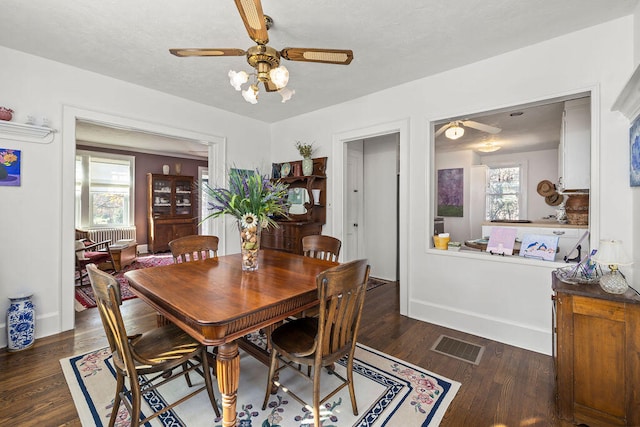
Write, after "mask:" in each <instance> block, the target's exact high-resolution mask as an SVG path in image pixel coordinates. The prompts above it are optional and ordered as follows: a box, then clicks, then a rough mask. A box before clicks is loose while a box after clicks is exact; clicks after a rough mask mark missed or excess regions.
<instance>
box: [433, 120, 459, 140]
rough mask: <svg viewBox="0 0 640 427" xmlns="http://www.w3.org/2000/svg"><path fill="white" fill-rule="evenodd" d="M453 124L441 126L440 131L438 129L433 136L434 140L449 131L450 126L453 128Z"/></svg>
mask: <svg viewBox="0 0 640 427" xmlns="http://www.w3.org/2000/svg"><path fill="white" fill-rule="evenodd" d="M453 124H454V123H453V122H451V123H447V124H446V125H444V126H442V127H441V128H440V129H438V130H437V131H436V133H435V135H434V137H435V138H437V137H439V136H440V135H442V134H443V133H444V131H445V130H447V129H449V128H450V127H451V126H453Z"/></svg>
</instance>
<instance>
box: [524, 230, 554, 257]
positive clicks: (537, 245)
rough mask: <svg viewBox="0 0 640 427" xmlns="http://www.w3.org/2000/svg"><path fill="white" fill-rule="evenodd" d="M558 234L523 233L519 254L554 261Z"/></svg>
mask: <svg viewBox="0 0 640 427" xmlns="http://www.w3.org/2000/svg"><path fill="white" fill-rule="evenodd" d="M559 239H560V237H559V236H555V235H553V236H552V235H544V234H525V235H524V236H522V245H521V246H520V256H522V257H527V258H538V259H543V260H545V261H554V260H555V258H556V252H557V250H558V240H559Z"/></svg>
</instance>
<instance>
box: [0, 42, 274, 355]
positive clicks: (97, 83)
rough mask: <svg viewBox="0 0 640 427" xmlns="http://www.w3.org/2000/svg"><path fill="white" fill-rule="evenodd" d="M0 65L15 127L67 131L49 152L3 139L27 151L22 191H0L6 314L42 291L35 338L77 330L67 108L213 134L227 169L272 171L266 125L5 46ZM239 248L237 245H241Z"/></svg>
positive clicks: (0, 301)
mask: <svg viewBox="0 0 640 427" xmlns="http://www.w3.org/2000/svg"><path fill="white" fill-rule="evenodd" d="M0 63H1V64H2V67H0V93H2V105H4V106H7V107H11V108H13V109H14V110H15V112H16V120H17V121H20V120H22V119H24V118H25V116H26V115H27V114H32V115H34V116H37V117H42V116H46V117H48V118H49V120H50V123H51V127H53V128H55V129H57V130H58V131H59V132H58V133H57V134H56V135H55V138H54V140H53V142H51V143H49V144H34V143H29V142H21V141H16V140H7V139H0V147H2V148H14V149H18V150H22V170H21V172H22V185H21V186H20V187H0V199H1V200H2V202H0V207H1V208H0V223H2V230H3V231H2V237H1V242H2V244H1V245H0V312H2V313H5V312H6V309H7V307H8V299H7V298H8V297H9V296H10V295H14V294H16V293H20V292H23V291H31V292H34V303H35V305H36V317H37V320H36V322H37V323H36V336H37V337H42V336H45V335H50V334H54V333H57V332H60V331H62V330H66V329H70V328H71V327H73V298H74V296H73V282H74V280H73V268H74V267H73V262H74V261H73V225H72V224H73V206H72V205H71V206H68V205H69V204H72V203H73V191H74V184H73V179H74V170H73V167H74V166H73V156H74V149H75V147H73V146H64V142H63V141H68V140H69V138H70V137H71V139H70V140H71V144H68V145H73V140H74V137H73V135H69V132H73V129H72V130H68V127H67V129H65V128H64V125H63V120H64V117H63V108H64V107H65V106H72V107H77V108H79V109H82V110H91V111H95V112H98V113H101V114H102V113H104V114H105V115H107V116H112V117H126V118H129V120H130V121H131V122H135V123H140V124H145V123H148V124H150V125H151V126H155V127H157V128H164V127H171V128H175V129H177V130H176V132H177V133H179V132H180V131H184V130H188V131H189V132H197V133H198V134H202V135H205V136H206V135H210V136H211V137H210V139H211V140H214V139H215V140H218V141H223V142H224V144H223V145H225V146H226V159H227V162H228V164H236V165H238V167H253V166H255V165H260V164H268V158H269V147H268V146H265V144H264V141H265V140H268V139H269V127H268V125H266V124H265V123H262V122H258V121H254V120H250V119H246V118H244V117H241V116H238V115H234V114H230V113H227V112H223V111H222V110H219V109H216V108H211V107H207V106H204V105H201V104H197V103H194V102H190V101H186V100H184V99H180V98H177V97H174V96H170V95H166V94H163V93H160V92H157V91H152V90H148V89H145V88H142V87H139V86H135V85H131V84H128V83H124V82H121V81H118V80H114V79H111V78H108V77H104V76H101V75H98V74H95V73H91V72H87V71H82V70H79V69H77V68H73V67H70V66H66V65H63V64H60V63H56V62H53V61H49V60H46V59H43V58H39V57H35V56H31V55H27V54H24V53H21V52H17V51H13V50H10V49H6V48H2V47H0ZM211 96H215V94H212V95H211ZM71 127H73V126H72V125H71ZM65 132H67V134H65ZM223 148H224V147H223ZM222 154H223V155H224V154H225V153H224V149H223V150H222ZM137 184H138V185H144V183H137ZM65 204H67V205H65ZM231 237H233V235H231ZM236 240H237V239H233V242H231V244H232V245H235V246H238V244H237V242H236ZM223 242H224V243H223V244H226V243H227V242H226V241H223ZM3 319H4V318H3ZM5 326H6V325H5V324H4V320H3V323H1V324H0V329H2V331H0V347H1V346H4V345H6V333H5Z"/></svg>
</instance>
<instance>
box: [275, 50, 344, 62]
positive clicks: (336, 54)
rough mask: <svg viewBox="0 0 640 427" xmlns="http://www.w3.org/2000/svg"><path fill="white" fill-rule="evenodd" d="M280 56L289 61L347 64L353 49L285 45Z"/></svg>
mask: <svg viewBox="0 0 640 427" xmlns="http://www.w3.org/2000/svg"><path fill="white" fill-rule="evenodd" d="M280 56H282V57H283V58H284V59H288V60H289V61H303V62H322V63H324V64H341V65H348V64H350V63H351V61H352V60H353V51H352V50H344V49H306V48H302V47H285V48H284V49H282V50H281V51H280Z"/></svg>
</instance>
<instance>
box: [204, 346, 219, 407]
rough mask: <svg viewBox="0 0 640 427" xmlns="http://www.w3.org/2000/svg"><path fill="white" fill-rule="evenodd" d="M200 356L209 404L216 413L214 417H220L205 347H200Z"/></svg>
mask: <svg viewBox="0 0 640 427" xmlns="http://www.w3.org/2000/svg"><path fill="white" fill-rule="evenodd" d="M200 357H202V371H203V376H204V383H205V385H206V387H207V394H208V395H209V400H210V401H211V406H213V410H214V412H215V413H216V417H220V409H218V404H217V403H216V397H215V395H214V394H213V382H212V381H211V367H210V366H209V359H208V357H207V347H202V356H200Z"/></svg>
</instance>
